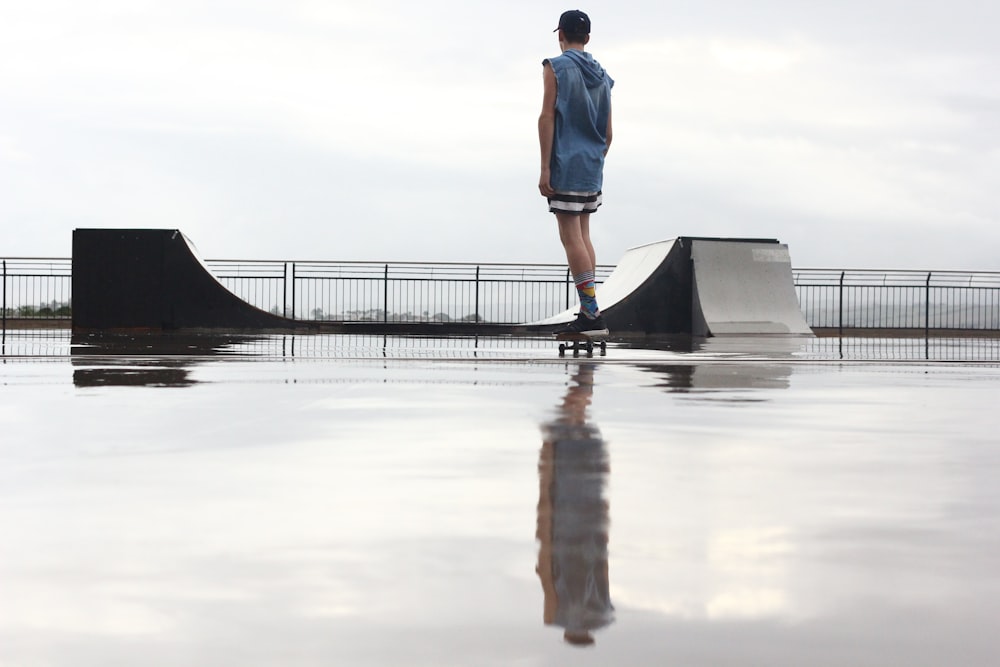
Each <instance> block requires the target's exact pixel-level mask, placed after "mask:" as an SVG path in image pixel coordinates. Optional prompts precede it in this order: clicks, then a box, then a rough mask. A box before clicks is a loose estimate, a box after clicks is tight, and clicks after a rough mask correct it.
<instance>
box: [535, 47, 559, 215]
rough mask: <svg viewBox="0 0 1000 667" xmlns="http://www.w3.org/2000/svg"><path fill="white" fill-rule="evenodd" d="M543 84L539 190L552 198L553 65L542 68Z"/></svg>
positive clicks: (554, 98) (539, 119)
mask: <svg viewBox="0 0 1000 667" xmlns="http://www.w3.org/2000/svg"><path fill="white" fill-rule="evenodd" d="M542 82H543V84H544V86H545V90H544V92H543V94H542V113H541V115H540V116H538V145H539V148H540V149H541V157H542V164H541V174H540V175H539V177H538V190H539V192H541V194H542V196H543V197H550V196H552V194H553V193H554V192H555V190H553V189H552V185H551V183H550V178H551V172H550V169H551V164H552V139H553V137H554V136H555V131H556V85H557V84H556V73H555V72H554V71H553V70H552V65H550V64H548V63H545V65H543V66H542Z"/></svg>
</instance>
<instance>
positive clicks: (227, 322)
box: [73, 229, 296, 332]
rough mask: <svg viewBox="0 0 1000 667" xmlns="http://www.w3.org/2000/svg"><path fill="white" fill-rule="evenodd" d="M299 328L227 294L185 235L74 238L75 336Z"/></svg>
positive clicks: (132, 232) (84, 234)
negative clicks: (140, 332)
mask: <svg viewBox="0 0 1000 667" xmlns="http://www.w3.org/2000/svg"><path fill="white" fill-rule="evenodd" d="M295 327H296V322H295V321H294V320H291V319H288V318H284V317H279V316H277V315H272V314H271V313H268V312H266V311H263V310H261V309H259V308H256V307H254V306H252V305H250V304H249V303H247V302H245V301H243V300H242V299H240V298H239V297H238V296H236V295H235V294H233V293H232V292H230V291H229V290H228V289H226V287H225V286H224V285H222V283H220V282H219V281H218V280H217V279H216V278H215V277H214V276H213V275H212V274H211V273H210V272H209V271H208V269H207V267H205V265H204V264H203V263H202V262H201V261H200V260H199V259H198V257H197V256H196V254H195V252H194V250H193V247H192V246H191V244H190V243H189V241H188V240H187V239H186V238H185V236H184V235H183V234H182V233H181V232H180V231H179V230H176V229H76V230H74V231H73V329H74V331H78V332H87V331H130V330H135V331H173V330H179V329H227V330H240V329H246V330H261V329H291V328H295Z"/></svg>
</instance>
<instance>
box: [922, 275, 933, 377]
mask: <svg viewBox="0 0 1000 667" xmlns="http://www.w3.org/2000/svg"><path fill="white" fill-rule="evenodd" d="M931 273H932V272H931V271H928V272H927V282H926V283H925V284H924V359H930V358H931Z"/></svg>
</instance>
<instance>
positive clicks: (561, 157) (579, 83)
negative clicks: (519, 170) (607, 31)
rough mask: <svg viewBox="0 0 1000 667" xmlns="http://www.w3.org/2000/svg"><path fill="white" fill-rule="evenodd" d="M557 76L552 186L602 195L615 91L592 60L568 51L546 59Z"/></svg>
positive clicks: (610, 80) (586, 56)
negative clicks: (612, 92)
mask: <svg viewBox="0 0 1000 667" xmlns="http://www.w3.org/2000/svg"><path fill="white" fill-rule="evenodd" d="M544 63H549V64H550V65H551V66H552V71H553V72H555V75H556V122H555V136H554V138H553V141H552V162H551V164H550V169H551V179H550V181H549V182H550V184H551V185H552V187H553V188H554V189H555V190H559V191H561V192H566V191H574V192H600V190H601V187H602V186H603V182H604V151H605V150H606V149H607V136H606V135H607V131H608V114H610V113H611V87H612V86H614V85H615V82H614V81H613V80H612V79H611V77H610V76H608V73H607V72H605V71H604V68H603V67H601V64H600V63H599V62H597V61H596V60H594V58H593V56H591V55H590V54H589V53H586V52H584V51H578V50H576V49H567V50H566V51H564V52H563V54H562V55H561V56H557V57H555V58H550V59H548V60H545V61H543V64H544Z"/></svg>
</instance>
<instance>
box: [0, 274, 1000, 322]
mask: <svg viewBox="0 0 1000 667" xmlns="http://www.w3.org/2000/svg"><path fill="white" fill-rule="evenodd" d="M206 264H207V265H208V267H209V269H210V270H211V271H212V272H213V274H214V275H215V276H216V277H217V278H218V280H219V282H220V283H222V284H223V285H224V286H225V287H226V288H227V289H229V290H230V291H232V292H234V293H235V294H236V295H238V296H239V297H240V298H242V299H244V300H246V301H247V302H249V303H251V304H253V305H254V306H256V307H258V308H260V309H262V310H266V311H270V312H272V313H275V314H279V315H285V316H287V317H291V318H294V319H298V320H320V321H338V322H489V323H498V324H512V323H520V322H531V321H535V320H539V319H543V318H545V317H548V316H550V315H553V314H555V313H558V312H560V311H562V310H565V309H566V308H569V307H571V306H572V305H573V304H574V303H575V300H576V294H575V290H574V289H573V281H572V276H571V275H570V274H569V272H568V270H567V269H566V267H565V266H564V265H555V264H500V263H492V264H472V263H469V264H463V263H436V264H430V263H415V262H320V261H299V262H292V261H267V260H265V261H246V260H208V261H207V262H206ZM612 269H613V267H611V266H601V267H599V270H598V276H597V278H598V282H599V283H600V282H603V280H605V279H606V278H607V276H608V275H609V274H610V273H611V271H612ZM71 272H72V262H71V260H69V259H66V258H16V257H12V258H6V259H3V258H0V276H2V290H0V292H2V299H3V303H2V308H0V313H2V318H3V329H4V330H6V329H7V328H8V327H21V326H32V325H35V326H46V325H53V326H58V325H59V324H61V323H62V322H66V323H68V322H69V319H70V317H71V307H72V306H71V297H72V294H71V292H72V284H71V283H72V277H71ZM792 273H793V280H794V283H795V289H796V292H797V294H798V298H799V304H800V306H801V308H802V311H803V314H804V315H805V318H806V321H807V322H808V323H809V325H810V326H811V327H813V328H814V329H825V330H836V331H838V332H840V333H842V334H843V333H844V332H845V331H848V332H850V331H853V330H866V329H867V330H874V329H884V330H887V329H891V330H910V331H914V332H923V333H924V334H928V335H929V334H930V332H932V331H967V332H972V333H975V332H987V331H989V332H996V331H1000V272H981V271H979V272H972V271H906V270H871V269H858V270H841V269H793V272H792Z"/></svg>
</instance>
